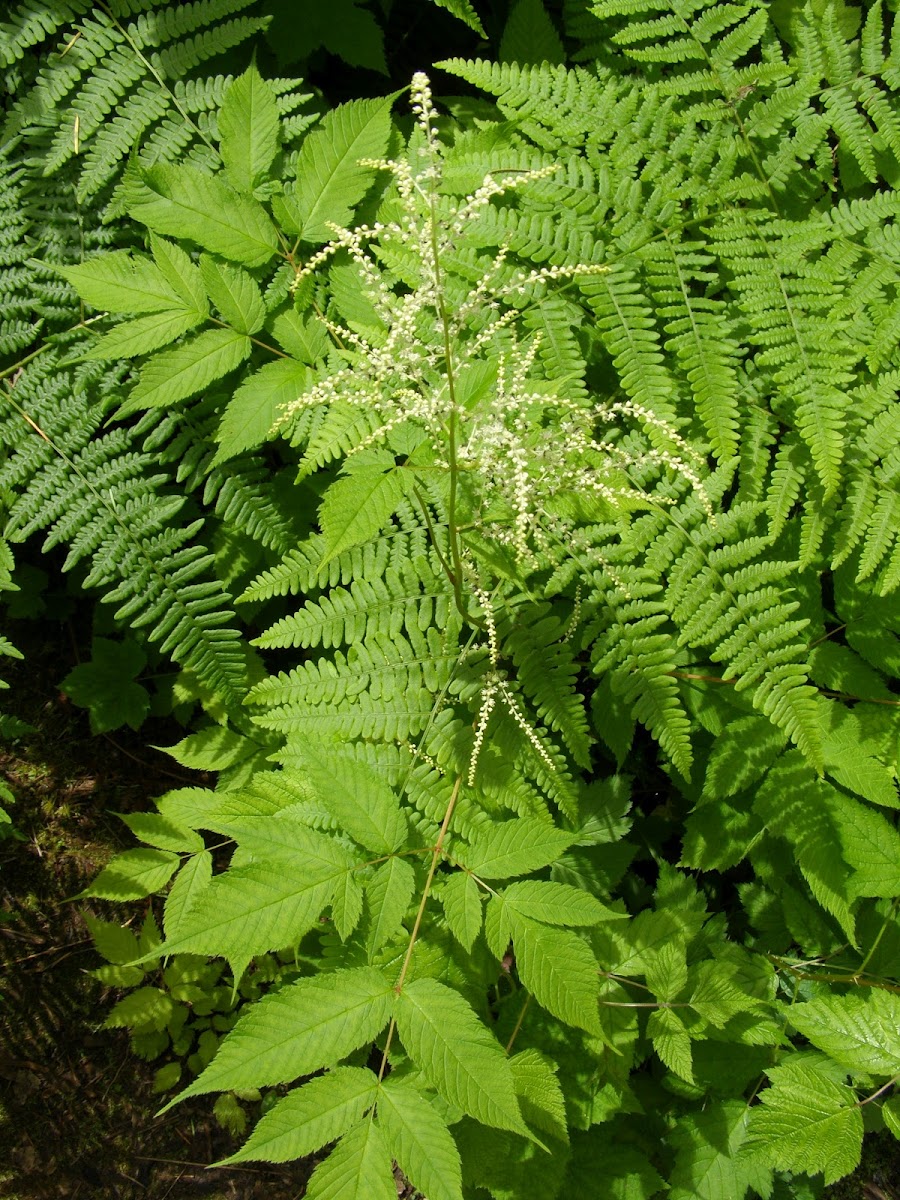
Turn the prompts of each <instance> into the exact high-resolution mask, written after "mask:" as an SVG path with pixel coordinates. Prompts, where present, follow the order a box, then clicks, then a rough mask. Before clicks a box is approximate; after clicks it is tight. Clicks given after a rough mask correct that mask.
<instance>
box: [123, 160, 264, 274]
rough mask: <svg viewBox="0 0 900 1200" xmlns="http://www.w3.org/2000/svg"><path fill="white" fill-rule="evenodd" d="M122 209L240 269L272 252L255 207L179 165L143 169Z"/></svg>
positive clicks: (211, 178)
mask: <svg viewBox="0 0 900 1200" xmlns="http://www.w3.org/2000/svg"><path fill="white" fill-rule="evenodd" d="M127 205H128V213H129V215H130V216H131V217H133V218H134V219H135V220H138V221H140V222H141V223H142V224H144V225H146V226H147V227H148V228H149V229H151V230H152V231H153V232H154V233H161V234H164V235H165V236H166V237H173V238H187V239H189V240H190V241H192V242H196V243H197V245H198V246H201V247H202V248H203V249H204V250H209V251H211V252H212V253H213V254H220V255H221V256H222V258H227V259H228V260H229V261H230V262H237V263H242V264H243V265H244V266H245V267H260V266H262V265H263V263H266V262H268V261H269V260H270V259H271V258H272V257H273V255H274V254H275V253H276V252H277V250H278V246H279V242H278V233H277V231H276V229H275V226H274V225H273V224H272V222H271V221H270V220H269V218H268V217H267V216H266V213H265V210H264V209H263V207H262V205H261V204H258V203H257V202H256V201H255V200H253V199H251V198H250V197H249V196H242V195H240V194H239V193H238V192H236V191H235V190H234V189H233V188H232V187H230V186H229V185H228V184H227V183H226V182H225V180H224V179H222V178H220V177H219V176H216V175H206V174H204V173H203V172H202V171H200V170H199V169H198V168H197V167H192V166H188V165H187V164H185V163H181V164H179V165H177V166H176V165H174V164H171V163H157V164H156V165H155V166H153V167H150V168H149V169H147V170H145V171H144V172H143V173H142V175H141V178H140V181H139V182H135V181H132V182H131V183H130V185H129V186H128V194H127Z"/></svg>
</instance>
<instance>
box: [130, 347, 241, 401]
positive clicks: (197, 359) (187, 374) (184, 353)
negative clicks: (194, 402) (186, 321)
mask: <svg viewBox="0 0 900 1200" xmlns="http://www.w3.org/2000/svg"><path fill="white" fill-rule="evenodd" d="M250 349H251V343H250V339H249V338H248V337H245V336H244V335H243V334H241V333H235V331H234V330H232V329H207V330H205V331H204V332H203V333H198V334H197V336H196V337H195V338H191V340H190V341H189V342H185V343H184V344H183V345H181V346H176V347H175V348H174V350H165V351H163V353H162V354H157V355H155V356H154V357H153V358H151V359H149V360H148V361H147V362H146V363H145V364H144V366H143V368H142V370H141V376H140V379H139V380H138V383H137V385H136V386H135V387H134V388H132V390H131V393H130V395H129V397H128V399H127V400H126V402H125V404H124V405H123V406H122V408H121V409H120V410H119V411H120V414H122V415H126V414H129V413H133V412H137V411H139V410H140V409H143V408H163V407H165V408H168V407H169V406H170V405H173V404H177V403H178V401H179V400H186V399H187V398H188V397H189V396H194V395H196V393H197V392H201V391H203V389H204V388H206V387H209V385H210V384H211V383H215V381H216V380H217V379H221V378H222V377H223V376H224V375H228V374H229V372H231V371H234V370H236V368H237V367H239V366H240V365H241V363H242V362H243V361H244V359H245V358H247V357H248V356H249V354H250Z"/></svg>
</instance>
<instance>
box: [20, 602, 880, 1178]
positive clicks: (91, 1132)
mask: <svg viewBox="0 0 900 1200" xmlns="http://www.w3.org/2000/svg"><path fill="white" fill-rule="evenodd" d="M16 624H17V628H16V629H15V630H14V631H12V633H11V636H12V638H13V640H14V642H15V643H16V644H17V645H18V646H19V647H20V649H22V650H23V651H24V652H25V654H26V658H25V661H24V662H23V663H16V662H13V661H12V660H9V659H7V660H4V677H5V678H6V679H7V680H8V681H9V683H10V685H11V687H10V691H9V692H6V693H5V694H4V697H3V699H4V711H6V712H11V713H14V714H15V715H16V716H18V717H19V718H21V719H22V720H24V721H27V722H28V723H29V724H31V725H33V726H34V727H35V730H36V732H35V733H34V734H31V735H28V736H27V737H24V738H22V739H21V740H20V741H18V742H17V743H15V744H13V745H11V746H4V747H2V748H0V778H5V780H6V782H7V783H8V784H9V786H10V787H11V788H12V791H13V793H14V795H15V797H16V804H15V807H14V808H13V809H12V813H13V816H14V820H15V825H16V828H17V829H18V830H19V831H20V834H21V840H13V839H9V840H7V841H4V842H0V1200H195V1198H196V1200H200V1198H201V1197H202V1198H204V1200H263V1198H265V1200H295V1198H297V1197H300V1196H302V1195H303V1192H304V1189H305V1183H306V1180H307V1178H308V1176H309V1172H310V1170H311V1166H312V1164H310V1163H306V1162H301V1163H293V1164H287V1165H285V1166H278V1167H274V1166H266V1165H265V1164H258V1165H254V1164H247V1165H242V1166H240V1167H229V1168H222V1169H216V1170H212V1171H211V1170H209V1169H208V1168H207V1165H206V1164H208V1163H211V1162H215V1161H216V1160H217V1159H220V1158H223V1157H225V1156H226V1155H228V1154H229V1153H231V1152H232V1151H233V1150H234V1149H235V1148H236V1145H237V1143H238V1141H239V1140H240V1139H239V1138H235V1137H234V1136H232V1135H231V1134H229V1133H227V1132H226V1131H224V1130H223V1129H221V1128H220V1127H219V1126H218V1124H217V1123H216V1121H215V1120H214V1118H213V1117H212V1112H211V1109H212V1105H211V1103H210V1100H209V1097H205V1096H201V1097H199V1098H197V1099H195V1100H192V1101H188V1102H186V1103H185V1104H184V1105H181V1106H179V1107H178V1108H177V1109H176V1110H175V1111H174V1112H172V1113H168V1114H166V1115H165V1116H162V1117H158V1116H154V1113H155V1112H156V1111H157V1110H158V1109H159V1107H160V1104H161V1100H160V1097H159V1096H157V1095H154V1093H153V1088H152V1081H153V1075H154V1072H155V1070H156V1067H157V1066H158V1064H157V1063H146V1062H143V1061H141V1059H139V1058H137V1057H135V1056H134V1055H133V1054H132V1053H131V1052H130V1050H129V1046H128V1036H127V1034H126V1032H125V1031H124V1030H105V1029H103V1028H102V1025H103V1021H104V1018H105V1016H106V1014H107V1013H108V1011H109V1009H110V1008H111V1007H112V1003H113V1001H114V999H115V998H116V996H115V994H114V993H110V992H109V990H108V989H107V990H106V991H104V989H103V988H102V987H101V985H100V984H99V983H98V982H97V981H96V980H94V979H93V978H92V977H91V976H90V975H89V974H88V973H87V972H88V971H89V970H90V969H92V968H94V967H96V966H98V965H99V963H100V960H99V958H98V957H97V955H96V952H95V951H94V949H93V947H92V944H91V941H90V938H89V936H88V932H87V928H86V926H85V923H84V915H85V914H86V913H87V914H90V915H94V916H101V917H105V918H107V919H110V918H112V917H114V916H115V915H116V914H117V910H116V909H115V907H114V906H112V905H107V904H104V903H103V902H102V901H96V900H91V901H81V902H74V903H73V902H72V900H71V898H72V897H73V896H75V895H76V894H77V893H78V892H80V891H81V890H82V889H83V888H84V887H85V886H86V885H87V884H88V883H89V882H90V881H91V880H92V879H93V878H94V876H95V875H96V874H97V872H98V870H99V869H100V868H101V867H102V866H103V864H104V863H105V862H106V861H107V860H108V859H109V858H110V857H111V856H112V855H113V854H114V853H116V852H117V851H119V850H121V849H124V848H126V847H127V845H128V844H129V842H128V834H127V831H126V830H125V826H124V825H123V824H122V823H121V822H120V821H118V820H117V819H116V817H115V816H114V815H113V814H114V813H117V812H120V813H128V812H136V811H146V810H147V809H148V808H149V807H150V801H151V800H152V798H153V797H154V796H158V795H160V794H162V793H163V792H164V791H166V790H168V789H170V788H172V787H175V786H178V784H179V783H181V784H183V783H185V782H190V783H198V782H199V783H202V782H206V781H205V780H204V778H203V777H202V776H199V775H196V774H195V775H193V776H191V777H186V776H185V775H184V773H182V772H181V771H180V768H176V767H175V765H174V764H173V763H172V762H171V760H170V759H167V758H166V757H165V756H164V755H163V754H161V753H160V752H158V751H156V750H153V749H152V748H151V747H149V746H148V745H147V742H148V740H152V741H157V742H162V743H165V742H173V741H175V740H177V738H178V737H179V736H181V733H180V732H179V730H178V728H177V727H175V726H173V727H172V729H165V730H163V731H162V733H161V732H160V730H159V729H156V728H154V729H153V730H152V731H151V733H150V734H149V735H148V734H147V733H146V732H144V731H142V733H141V734H140V735H137V734H132V733H130V732H129V731H124V732H123V731H117V732H116V734H115V735H113V736H96V737H92V736H91V735H90V732H89V728H88V719H87V714H86V713H85V712H84V711H82V710H80V709H76V708H74V707H73V706H72V705H71V704H70V703H69V702H68V700H67V699H66V697H65V696H63V695H61V694H60V692H59V690H58V684H59V681H60V680H61V679H62V678H63V677H64V676H65V674H66V673H67V672H68V671H69V670H70V669H71V668H72V667H73V666H74V665H75V664H76V660H77V652H76V643H75V639H74V636H73V635H72V632H71V630H70V629H68V628H67V627H66V626H65V625H62V624H60V623H56V622H41V624H40V625H38V624H37V623H36V622H31V623H26V624H22V625H19V623H18V622H17V623H16ZM118 912H119V914H120V912H121V910H118ZM825 1195H826V1196H828V1197H830V1200H900V1153H898V1146H897V1143H895V1142H893V1141H892V1139H889V1138H884V1137H882V1138H870V1139H867V1143H866V1149H865V1154H864V1159H863V1164H862V1166H861V1168H860V1169H859V1171H857V1172H856V1173H855V1174H854V1175H853V1176H851V1177H849V1178H848V1179H846V1180H843V1181H842V1182H841V1183H840V1184H838V1185H836V1186H835V1187H834V1188H832V1189H828V1190H827V1191H826V1193H825ZM601 1197H602V1193H599V1194H598V1197H597V1198H595V1197H566V1200H601Z"/></svg>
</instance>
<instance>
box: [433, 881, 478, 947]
mask: <svg viewBox="0 0 900 1200" xmlns="http://www.w3.org/2000/svg"><path fill="white" fill-rule="evenodd" d="M437 898H438V899H439V900H440V902H441V904H442V905H443V907H444V916H445V917H446V918H447V924H448V925H449V926H450V932H451V933H452V934H453V936H454V937H455V938H456V940H457V941H458V942H459V944H460V945H461V946H462V947H463V949H464V950H466V951H470V950H471V949H472V947H473V945H474V944H475V939H476V938H477V937H478V935H479V933H480V932H481V920H482V912H481V893H480V892H479V890H478V884H477V883H476V882H475V880H474V879H473V878H472V876H471V875H469V874H468V873H467V872H466V871H457V872H456V873H455V874H453V875H451V876H450V878H449V879H447V880H446V882H445V883H443V885H442V886H441V889H440V891H439V892H438V893H437Z"/></svg>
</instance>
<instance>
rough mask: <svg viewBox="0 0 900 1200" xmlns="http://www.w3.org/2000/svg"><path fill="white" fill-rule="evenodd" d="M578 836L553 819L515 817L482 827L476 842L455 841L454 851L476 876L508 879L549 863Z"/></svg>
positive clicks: (538, 868) (563, 851)
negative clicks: (559, 825)
mask: <svg viewBox="0 0 900 1200" xmlns="http://www.w3.org/2000/svg"><path fill="white" fill-rule="evenodd" d="M575 837H576V835H575V834H573V833H567V832H566V831H565V830H564V829H557V828H556V826H555V825H552V824H550V822H549V821H541V820H539V819H538V818H537V817H515V818H513V819H512V820H509V821H496V822H494V823H493V824H491V825H482V826H479V829H478V834H477V839H476V840H475V841H474V842H473V844H472V845H470V846H465V845H462V844H461V843H455V844H454V849H453V853H454V856H455V857H456V858H458V859H459V861H460V862H461V863H462V864H463V866H465V867H468V869H469V870H470V871H472V872H473V873H474V874H475V875H480V876H481V877H482V878H484V879H508V878H510V877H511V876H513V875H526V874H528V873H529V872H531V871H538V870H540V868H541V867H546V866H548V865H549V864H550V863H552V862H554V861H555V860H556V859H557V858H559V857H560V855H562V854H564V853H565V851H566V850H567V849H568V848H569V846H571V845H572V842H573V841H574V840H575Z"/></svg>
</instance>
